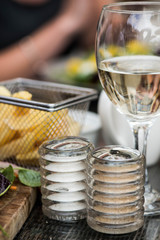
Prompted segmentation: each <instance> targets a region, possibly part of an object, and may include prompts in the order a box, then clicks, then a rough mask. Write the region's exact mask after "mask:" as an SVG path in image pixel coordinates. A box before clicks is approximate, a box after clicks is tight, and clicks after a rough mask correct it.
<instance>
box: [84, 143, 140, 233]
mask: <svg viewBox="0 0 160 240" xmlns="http://www.w3.org/2000/svg"><path fill="white" fill-rule="evenodd" d="M86 171H87V223H88V225H89V226H90V227H91V228H93V229H94V230H96V231H99V232H103V233H107V234H125V233H129V232H134V231H136V230H138V229H139V228H141V227H142V225H143V223H144V207H143V205H144V156H143V155H142V154H141V153H140V152H139V151H137V150H134V149H131V148H127V147H122V146H104V147H101V148H97V149H94V150H93V151H91V152H90V153H89V154H88V159H87V166H86Z"/></svg>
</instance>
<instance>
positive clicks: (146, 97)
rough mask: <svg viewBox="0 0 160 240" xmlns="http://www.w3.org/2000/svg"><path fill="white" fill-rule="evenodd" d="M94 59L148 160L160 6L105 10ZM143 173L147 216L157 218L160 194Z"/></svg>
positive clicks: (155, 108)
mask: <svg viewBox="0 0 160 240" xmlns="http://www.w3.org/2000/svg"><path fill="white" fill-rule="evenodd" d="M96 61H97V68H98V75H99V79H100V82H101V84H102V87H103V89H104V91H105V92H106V94H107V95H108V97H109V99H110V100H111V101H112V103H113V104H114V105H115V106H116V108H117V109H118V110H119V111H120V112H121V113H122V114H124V115H125V116H126V118H127V120H128V122H129V124H130V126H131V128H132V130H133V133H134V137H135V148H136V149H138V150H140V151H141V152H142V153H143V154H144V155H145V156H146V149H147V136H148V133H149V130H150V128H151V126H152V125H153V123H154V121H155V119H156V118H157V117H158V116H159V115H160V3H158V2H136V1H132V2H124V3H120V2H119V3H113V4H110V5H106V6H104V7H103V9H102V12H101V15H100V18H99V22H98V28H97V35H96ZM104 111H105V109H104ZM157 131H159V129H157ZM153 144H154V143H153ZM145 169H146V173H145V194H144V198H145V204H144V209H145V215H155V214H160V194H159V193H158V192H157V191H156V190H154V189H152V187H151V185H150V184H149V181H148V173H147V168H145Z"/></svg>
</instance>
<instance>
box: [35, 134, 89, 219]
mask: <svg viewBox="0 0 160 240" xmlns="http://www.w3.org/2000/svg"><path fill="white" fill-rule="evenodd" d="M90 149H93V146H92V144H91V143H90V142H89V141H88V140H87V139H85V138H81V137H64V138H61V139H57V140H50V141H46V142H44V143H43V144H42V145H41V146H40V148H39V154H40V173H41V193H42V210H43V213H44V214H45V215H46V216H48V217H49V218H52V219H56V220H60V221H76V220H79V219H83V218H85V217H86V173H85V161H86V158H87V155H88V152H89V151H90Z"/></svg>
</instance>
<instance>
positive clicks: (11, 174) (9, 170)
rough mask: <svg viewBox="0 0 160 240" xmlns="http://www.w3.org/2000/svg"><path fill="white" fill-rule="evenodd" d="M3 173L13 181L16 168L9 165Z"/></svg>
mask: <svg viewBox="0 0 160 240" xmlns="http://www.w3.org/2000/svg"><path fill="white" fill-rule="evenodd" d="M1 173H2V174H3V175H4V176H5V177H6V178H7V179H8V180H9V181H10V182H11V183H13V182H14V170H13V167H12V166H11V165H9V167H7V168H4V169H3V170H2V171H1Z"/></svg>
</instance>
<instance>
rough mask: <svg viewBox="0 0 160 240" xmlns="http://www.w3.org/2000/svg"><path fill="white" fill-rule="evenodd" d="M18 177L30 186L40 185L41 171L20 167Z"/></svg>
mask: <svg viewBox="0 0 160 240" xmlns="http://www.w3.org/2000/svg"><path fill="white" fill-rule="evenodd" d="M18 178H19V180H20V182H21V183H23V184H24V185H26V186H29V187H40V186H41V181H40V173H39V172H37V171H34V170H30V169H20V170H19V171H18Z"/></svg>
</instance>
